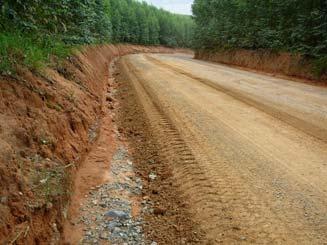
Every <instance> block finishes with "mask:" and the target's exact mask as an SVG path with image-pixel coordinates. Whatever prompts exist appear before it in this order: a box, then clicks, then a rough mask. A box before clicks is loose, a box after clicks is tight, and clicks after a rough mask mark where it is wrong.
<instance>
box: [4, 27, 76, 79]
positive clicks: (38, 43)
mask: <svg viewBox="0 0 327 245" xmlns="http://www.w3.org/2000/svg"><path fill="white" fill-rule="evenodd" d="M70 54H71V48H70V47H69V46H67V45H65V44H64V43H62V42H61V41H59V40H53V39H51V38H50V37H43V38H41V39H38V38H33V37H31V36H26V34H21V33H19V32H11V33H0V72H1V73H3V74H8V75H11V74H13V73H15V71H16V69H17V67H18V66H24V67H27V68H28V69H30V70H32V71H42V70H43V68H45V67H46V66H48V65H50V64H51V57H53V56H55V57H57V59H56V62H59V61H60V60H62V59H63V58H65V57H67V56H69V55H70Z"/></svg>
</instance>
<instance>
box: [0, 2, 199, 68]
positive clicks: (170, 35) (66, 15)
mask: <svg viewBox="0 0 327 245" xmlns="http://www.w3.org/2000/svg"><path fill="white" fill-rule="evenodd" d="M192 27H193V20H192V19H191V17H189V16H182V15H177V14H171V13H169V12H167V11H164V10H161V9H157V8H155V7H153V6H150V5H147V4H146V3H142V2H139V1H136V0H56V1H54V0H24V1H23V0H0V71H7V70H10V69H11V68H12V67H14V66H15V64H17V63H20V64H24V65H25V66H28V67H29V68H38V67H40V66H42V65H44V64H45V63H46V62H45V61H46V60H49V57H50V56H51V55H52V54H54V55H59V56H65V55H67V53H68V51H69V49H68V48H67V47H70V46H74V45H83V44H92V43H112V42H128V43H133V44H143V45H166V46H172V47H187V46H189V45H190V40H191V35H192ZM31 55H33V57H32V58H31V57H30V56H31Z"/></svg>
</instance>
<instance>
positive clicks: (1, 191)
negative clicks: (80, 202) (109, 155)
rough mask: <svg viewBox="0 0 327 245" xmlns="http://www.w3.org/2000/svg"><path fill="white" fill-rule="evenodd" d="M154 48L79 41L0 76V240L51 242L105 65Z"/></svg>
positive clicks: (86, 141) (101, 89) (95, 116)
mask: <svg viewBox="0 0 327 245" xmlns="http://www.w3.org/2000/svg"><path fill="white" fill-rule="evenodd" d="M140 52H172V50H171V49H167V48H162V47H140V46H132V45H116V46H114V45H103V46H94V47H87V48H85V49H83V50H82V51H80V52H77V53H76V55H74V56H72V57H70V58H69V59H67V60H66V61H65V62H64V64H62V65H61V66H60V67H57V68H51V69H50V68H49V69H48V70H47V71H46V72H44V73H43V74H42V75H41V74H34V73H31V72H30V71H26V70H23V69H22V70H21V71H20V72H19V74H18V76H16V77H15V78H13V77H4V76H0V185H1V188H0V244H14V243H15V244H50V243H51V242H54V243H55V242H58V241H59V240H60V236H61V233H62V230H63V222H64V220H65V217H66V216H67V208H68V203H69V200H70V196H71V190H72V183H73V181H72V180H73V179H74V175H75V173H76V170H77V169H78V168H79V166H80V165H81V164H82V162H83V159H85V156H86V155H87V153H88V152H89V150H90V147H91V146H92V145H93V144H94V142H95V141H96V140H97V132H98V128H99V122H101V120H100V119H101V117H102V114H103V113H102V112H103V101H105V100H104V95H105V92H106V90H107V85H108V84H107V83H108V77H109V64H110V62H111V61H112V60H113V59H114V58H115V57H119V56H122V55H126V54H130V53H140Z"/></svg>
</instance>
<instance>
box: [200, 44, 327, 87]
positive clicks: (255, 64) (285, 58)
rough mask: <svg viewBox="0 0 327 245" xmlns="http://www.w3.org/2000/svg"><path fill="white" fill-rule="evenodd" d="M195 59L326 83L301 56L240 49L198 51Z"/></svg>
mask: <svg viewBox="0 0 327 245" xmlns="http://www.w3.org/2000/svg"><path fill="white" fill-rule="evenodd" d="M195 58H196V59H201V60H205V61H212V62H217V63H222V64H227V65H234V66H239V67H244V68H248V69H253V70H257V71H263V72H268V73H273V74H278V75H286V76H292V77H298V78H301V79H307V80H313V81H316V82H324V83H325V82H327V74H324V75H323V76H321V77H320V78H318V77H317V76H316V75H315V74H314V72H313V66H312V62H311V61H310V60H309V59H306V58H304V57H303V56H301V55H295V54H290V53H275V52H269V51H264V50H262V51H261V50H242V49H240V50H229V51H217V52H215V51H207V50H198V51H196V52H195Z"/></svg>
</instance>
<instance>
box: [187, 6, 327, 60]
mask: <svg viewBox="0 0 327 245" xmlns="http://www.w3.org/2000/svg"><path fill="white" fill-rule="evenodd" d="M193 14H194V19H195V22H196V30H195V37H194V38H195V41H194V44H195V46H196V48H207V49H214V48H245V49H269V50H277V51H288V52H296V53H301V54H304V55H308V56H311V57H323V56H326V55H327V1H325V0H288V1H285V0H265V1H262V0H195V2H194V4H193Z"/></svg>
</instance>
